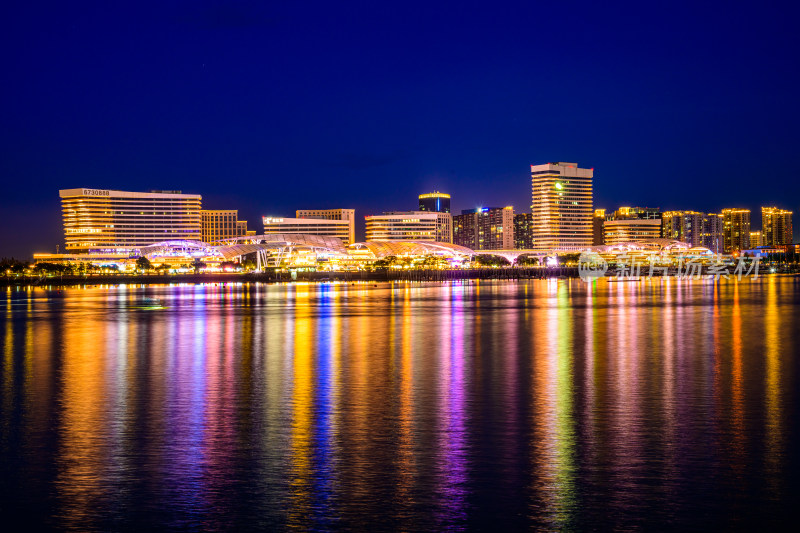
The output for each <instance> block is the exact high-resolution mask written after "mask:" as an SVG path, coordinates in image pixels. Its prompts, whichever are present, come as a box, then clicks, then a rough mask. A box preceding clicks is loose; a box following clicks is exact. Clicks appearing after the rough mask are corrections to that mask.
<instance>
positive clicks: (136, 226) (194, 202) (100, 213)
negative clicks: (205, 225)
mask: <svg viewBox="0 0 800 533" xmlns="http://www.w3.org/2000/svg"><path fill="white" fill-rule="evenodd" d="M58 194H59V196H60V197H61V211H62V218H63V222H64V240H65V243H66V249H65V251H66V252H71V253H76V252H77V253H85V252H89V251H92V250H111V249H120V248H123V249H133V248H140V247H143V246H148V245H151V244H153V243H155V242H161V241H167V240H175V239H181V240H195V241H199V240H200V236H201V235H200V232H201V230H200V206H201V201H202V197H201V196H200V195H199V194H182V193H181V191H151V192H130V191H116V190H109V189H62V190H60V191H58Z"/></svg>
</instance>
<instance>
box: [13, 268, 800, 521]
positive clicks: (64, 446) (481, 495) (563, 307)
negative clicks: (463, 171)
mask: <svg viewBox="0 0 800 533" xmlns="http://www.w3.org/2000/svg"><path fill="white" fill-rule="evenodd" d="M145 298H147V299H154V298H157V299H158V301H159V302H160V305H159V306H142V305H140V302H142V301H143V300H144V299H145ZM146 301H150V300H146ZM0 302H1V303H2V316H3V323H2V326H0V334H1V335H2V339H1V340H0V346H2V350H3V354H2V360H1V362H0V364H1V365H2V366H0V369H1V370H2V373H1V374H0V414H1V415H2V417H1V418H0V420H1V421H2V426H0V451H1V452H2V472H3V476H2V481H0V488H2V492H3V497H2V500H0V513H1V514H2V516H4V517H8V516H17V517H22V518H23V519H24V520H26V522H27V523H28V524H30V525H31V527H35V526H51V527H67V528H72V529H80V530H110V529H132V528H148V527H160V528H174V529H184V528H190V529H200V528H205V529H231V528H238V529H264V528H276V527H292V528H297V529H335V528H358V529H403V530H422V529H448V528H449V529H459V528H468V527H482V528H489V527H491V528H501V527H506V528H508V527H538V528H542V529H558V530H564V529H568V530H570V529H608V528H615V529H639V528H640V529H652V528H658V529H670V528H675V529H682V528H685V527H687V526H693V527H707V526H714V527H717V528H720V527H724V528H741V529H749V528H754V527H757V528H759V529H764V528H766V527H767V526H769V525H770V524H776V523H782V521H783V520H785V519H787V518H789V517H790V515H791V513H792V511H793V509H792V507H791V505H790V504H791V503H793V502H794V501H795V500H796V499H797V496H798V494H800V493H798V480H800V476H798V462H799V461H798V458H797V454H796V453H793V452H795V451H796V449H797V430H798V422H797V420H798V417H797V414H796V410H795V405H796V404H797V397H798V391H800V387H798V383H797V379H798V375H800V374H798V363H797V361H798V357H797V352H798V344H797V342H796V331H797V327H798V325H799V324H800V282H798V280H797V279H795V278H780V277H765V278H762V279H760V280H759V281H757V282H751V281H748V282H742V283H733V282H732V283H727V282H722V283H716V284H714V283H704V282H678V281H672V280H671V281H667V282H659V283H651V282H643V283H616V284H615V283H607V282H604V281H597V282H593V283H592V284H590V285H585V284H584V283H582V282H580V281H556V280H549V281H548V280H539V281H531V282H527V283H514V282H496V283H485V282H481V283H478V282H472V283H455V284H427V285H426V284H394V285H387V284H383V285H380V286H377V287H375V286H373V285H371V284H370V285H361V284H318V285H306V284H295V285H272V286H268V285H257V284H256V285H236V284H227V285H207V286H202V285H185V286H148V287H122V286H121V287H101V288H91V289H68V290H66V291H63V292H55V291H48V290H43V289H30V290H20V291H8V292H6V293H4V294H3V296H2V300H0Z"/></svg>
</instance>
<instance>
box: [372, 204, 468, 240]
mask: <svg viewBox="0 0 800 533" xmlns="http://www.w3.org/2000/svg"><path fill="white" fill-rule="evenodd" d="M364 221H365V223H366V237H367V240H368V241H382V240H393V241H397V240H403V241H405V240H407V241H434V242H448V243H449V242H453V217H452V215H450V213H440V212H427V211H390V212H386V213H383V214H382V215H368V216H366V217H364Z"/></svg>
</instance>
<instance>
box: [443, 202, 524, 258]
mask: <svg viewBox="0 0 800 533" xmlns="http://www.w3.org/2000/svg"><path fill="white" fill-rule="evenodd" d="M453 243H454V244H458V245H461V246H466V247H467V248H472V249H473V250H511V249H513V248H514V208H513V207H510V206H509V207H479V208H477V209H466V210H463V211H461V214H460V215H456V216H455V217H453Z"/></svg>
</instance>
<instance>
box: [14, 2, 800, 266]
mask: <svg viewBox="0 0 800 533" xmlns="http://www.w3.org/2000/svg"><path fill="white" fill-rule="evenodd" d="M78 4H80V5H74V4H73V3H70V2H62V3H57V4H47V3H41V2H33V1H31V2H16V4H15V5H4V7H3V8H2V14H1V15H0V44H2V49H1V50H0V54H2V56H1V57H0V59H2V73H3V78H2V80H1V83H0V96H2V104H0V105H1V106H2V107H0V109H1V111H0V113H1V114H0V126H2V127H1V128H0V136H1V137H0V176H2V180H3V192H4V194H2V196H0V210H1V212H2V215H3V223H4V229H3V231H2V232H1V233H0V256H8V255H16V256H18V257H19V256H29V255H30V254H31V253H32V252H34V251H48V250H53V249H54V248H55V245H56V244H58V243H61V242H62V232H61V227H60V225H61V219H60V209H59V200H58V189H59V188H69V187H92V188H103V189H112V188H115V189H127V190H148V189H182V190H183V191H184V192H196V193H200V194H202V195H203V203H204V206H205V207H208V208H238V209H239V210H240V216H242V217H243V218H246V219H247V220H248V222H249V223H250V227H251V229H257V230H259V231H260V230H261V229H262V228H261V223H260V216H261V215H263V214H276V215H292V214H293V213H294V210H295V209H298V208H327V207H352V208H355V209H356V210H357V213H356V214H357V216H358V217H359V219H360V218H361V216H362V215H365V214H370V213H379V212H381V211H384V210H391V209H413V208H415V207H416V195H417V194H418V193H420V192H427V191H429V190H431V189H434V188H438V189H440V190H443V191H447V192H450V193H451V194H452V195H453V208H454V211H459V210H460V209H462V208H469V207H475V206H477V205H513V206H514V207H515V209H516V211H517V212H525V211H528V206H529V205H530V176H529V173H528V171H529V165H530V164H533V163H535V164H538V163H544V162H548V161H559V160H560V161H575V162H578V163H579V164H580V165H581V166H586V167H594V168H595V205H596V206H597V207H609V208H615V207H617V206H619V205H647V206H651V207H654V206H657V207H661V208H663V209H696V210H706V211H709V210H716V209H720V208H722V207H726V206H743V207H749V208H751V209H753V210H754V213H753V214H754V215H756V216H754V219H755V223H754V227H759V226H760V210H759V208H760V206H761V205H762V204H777V205H779V206H781V207H784V208H789V209H792V210H793V211H795V213H796V214H798V213H800V200H799V198H800V179H798V178H800V175H799V173H798V171H797V169H798V165H797V162H796V161H795V159H796V157H795V156H796V154H797V153H798V147H800V128H799V127H798V124H800V120H799V119H800V102H799V101H798V98H800V67H799V64H798V57H800V54H798V52H800V42H799V41H800V32H798V29H797V28H798V27H800V17H798V8H797V7H794V6H797V4H796V3H790V2H781V3H777V4H769V3H764V2H759V3H751V2H748V3H742V4H734V3H731V2H726V3H720V4H719V5H716V6H711V5H708V4H706V5H702V3H687V4H679V3H675V2H636V3H631V4H629V5H622V4H618V3H614V2H587V3H582V2H549V3H546V4H540V3H536V2H520V3H518V4H515V3H504V2H496V1H495V2H486V3H472V2H457V3H441V2H430V1H429V2H420V3H412V2H408V1H403V2H374V1H373V2H363V3H361V2H359V3H355V2H346V1H342V2H322V3H319V4H317V3H314V2H280V3H266V2H265V3H263V4H262V3H258V2H252V3H247V2H196V1H195V2H187V3H169V4H167V5H162V6H160V7H156V8H152V9H151V8H145V7H142V6H143V4H142V3H140V2H130V3H125V4H123V3H118V2H97V3H93V4H90V3H83V2H79V3H78ZM756 210H758V211H756ZM798 216H800V215H798ZM796 225H800V223H798V224H796Z"/></svg>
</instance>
